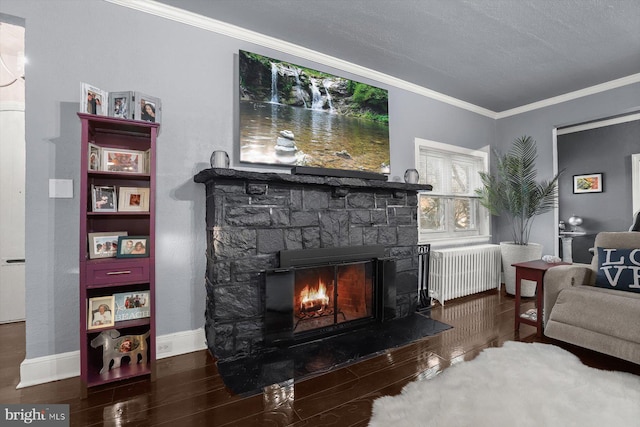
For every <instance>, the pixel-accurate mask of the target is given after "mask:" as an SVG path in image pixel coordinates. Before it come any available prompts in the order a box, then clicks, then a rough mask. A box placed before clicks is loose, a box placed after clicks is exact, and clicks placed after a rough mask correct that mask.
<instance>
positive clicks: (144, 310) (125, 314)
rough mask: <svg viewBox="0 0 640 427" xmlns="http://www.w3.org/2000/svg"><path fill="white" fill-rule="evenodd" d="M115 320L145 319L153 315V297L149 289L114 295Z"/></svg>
mask: <svg viewBox="0 0 640 427" xmlns="http://www.w3.org/2000/svg"><path fill="white" fill-rule="evenodd" d="M113 296H114V298H115V302H114V304H115V319H114V320H115V321H116V322H123V321H126V320H136V319H143V318H145V317H150V316H151V298H150V292H149V291H148V290H147V291H129V292H123V293H117V294H114V295H113Z"/></svg>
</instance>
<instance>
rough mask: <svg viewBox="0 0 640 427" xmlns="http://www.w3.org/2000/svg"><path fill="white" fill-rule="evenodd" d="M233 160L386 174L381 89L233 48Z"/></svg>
mask: <svg viewBox="0 0 640 427" xmlns="http://www.w3.org/2000/svg"><path fill="white" fill-rule="evenodd" d="M239 74H240V75H239V82H240V97H239V99H240V102H239V104H240V108H239V110H240V111H239V117H240V132H239V133H240V162H243V163H254V164H267V165H279V166H289V167H296V166H298V167H308V168H323V169H336V170H348V171H362V172H373V173H377V174H389V167H390V164H389V163H390V162H389V158H390V154H389V104H388V91H387V90H385V89H381V88H377V87H374V86H371V85H368V84H365V83H360V82H357V81H354V80H350V79H346V78H344V77H339V76H335V75H332V74H328V73H324V72H321V71H317V70H313V69H310V68H307V67H302V66H299V65H295V64H292V63H289V62H284V61H280V60H278V59H274V58H269V57H266V56H262V55H258V54H256V53H251V52H247V51H243V50H241V51H240V52H239Z"/></svg>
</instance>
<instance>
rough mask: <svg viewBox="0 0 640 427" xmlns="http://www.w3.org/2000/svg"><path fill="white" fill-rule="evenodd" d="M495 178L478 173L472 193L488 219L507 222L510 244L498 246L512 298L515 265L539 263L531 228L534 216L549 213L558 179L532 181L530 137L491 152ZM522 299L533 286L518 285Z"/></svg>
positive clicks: (532, 144) (534, 154)
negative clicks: (502, 150)
mask: <svg viewBox="0 0 640 427" xmlns="http://www.w3.org/2000/svg"><path fill="white" fill-rule="evenodd" d="M495 155H496V158H497V161H496V174H495V175H491V174H488V173H483V172H481V173H480V178H481V180H482V187H481V188H479V189H477V190H476V194H477V195H478V196H480V200H479V201H480V204H481V205H482V206H484V207H485V208H487V209H488V210H489V212H490V213H491V214H492V215H496V216H500V217H504V218H506V219H507V220H508V222H509V225H510V227H511V233H512V237H513V241H512V242H501V243H500V248H501V252H502V269H503V271H504V275H505V286H506V290H507V293H509V294H511V295H514V294H515V268H514V267H512V266H511V264H513V263H516V262H524V261H531V260H534V259H540V257H541V256H542V245H540V244H537V243H530V242H529V237H530V234H531V226H532V225H533V220H534V219H535V217H536V216H538V215H540V214H543V213H545V212H548V211H550V210H552V209H553V208H554V207H555V206H556V203H557V200H558V176H559V174H558V175H556V176H554V177H553V178H552V179H551V180H550V181H540V182H538V181H536V177H537V171H536V167H535V162H536V158H537V157H538V154H537V151H536V142H535V140H534V139H533V138H531V137H530V136H522V137H520V138H516V139H515V140H514V141H513V145H512V146H511V148H510V150H509V151H508V152H507V153H506V154H504V155H501V154H500V153H498V152H497V151H496V152H495ZM521 291H522V296H534V295H535V283H533V282H529V283H523V284H522V288H521Z"/></svg>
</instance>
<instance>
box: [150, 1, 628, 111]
mask: <svg viewBox="0 0 640 427" xmlns="http://www.w3.org/2000/svg"><path fill="white" fill-rule="evenodd" d="M159 1H160V2H161V3H166V4H169V5H172V6H175V7H179V8H181V9H185V10H188V11H190V12H194V13H197V14H200V15H204V16H206V17H210V18H213V19H215V20H218V21H222V22H226V23H229V24H233V25H237V26H239V27H242V28H245V29H249V30H252V31H255V32H258V33H261V34H265V35H268V36H271V37H274V38H277V39H280V40H283V41H286V42H289V43H293V44H295V45H298V46H301V47H304V48H308V49H312V50H314V51H317V52H320V53H323V54H326V55H330V56H333V57H335V58H338V59H340V60H343V61H348V62H350V63H353V64H356V65H359V66H362V67H366V68H369V69H372V70H375V71H378V72H381V73H384V74H388V75H390V76H392V77H395V78H399V79H402V80H405V81H407V82H409V83H413V84H417V85H419V86H422V87H424V88H427V89H430V90H433V91H437V92H440V93H442V94H445V95H448V96H451V97H454V98H457V99H460V100H463V101H466V102H469V103H471V104H474V105H477V106H480V107H483V108H486V109H489V110H492V111H495V112H500V111H505V110H508V109H511V108H515V107H519V106H522V105H526V104H529V103H532V102H536V101H540V100H543V99H547V98H551V97H554V96H557V95H562V94H565V93H568V92H572V91H576V90H579V89H584V88H586V87H590V86H594V85H598V84H601V83H605V82H608V81H611V80H615V79H618V78H622V77H627V76H630V75H633V74H636V73H640V0H324V1H322V0H159Z"/></svg>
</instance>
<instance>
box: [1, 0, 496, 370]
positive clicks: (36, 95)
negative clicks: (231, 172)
mask: <svg viewBox="0 0 640 427" xmlns="http://www.w3.org/2000/svg"><path fill="white" fill-rule="evenodd" d="M0 12H2V13H6V14H10V15H14V16H18V17H21V18H25V19H26V55H27V56H28V58H29V64H28V65H27V70H26V80H27V85H26V86H27V93H26V97H27V101H26V139H27V149H26V156H27V172H26V173H27V177H26V194H27V196H26V212H27V214H26V228H27V235H26V257H27V266H26V282H27V284H26V288H27V295H26V298H27V358H34V357H39V356H45V355H50V354H56V353H62V352H67V351H73V350H77V349H78V344H77V343H78V319H79V316H78V244H79V243H78V242H79V236H78V215H79V206H78V198H77V194H78V181H79V169H80V168H79V164H80V159H79V151H80V150H79V143H80V122H79V119H78V117H77V116H76V111H78V109H79V96H80V82H87V83H91V84H93V85H95V86H97V87H100V88H102V89H104V90H108V91H119V90H139V91H141V92H144V93H147V94H149V95H153V96H156V97H159V98H161V99H162V104H163V114H162V128H161V133H160V138H159V140H158V164H157V171H158V182H157V190H158V194H157V216H156V218H157V244H156V260H157V263H156V277H157V284H156V286H157V300H156V304H157V327H158V334H160V335H163V334H169V333H173V332H180V331H188V330H194V329H197V328H199V327H202V326H203V324H204V310H205V286H204V275H205V249H206V242H205V219H204V215H205V191H204V186H203V185H202V184H195V183H193V181H192V177H193V175H194V174H195V173H196V172H198V171H199V170H201V169H204V168H206V167H208V159H209V155H210V154H211V152H212V151H213V150H214V149H223V150H226V151H228V152H229V153H235V151H234V149H233V147H234V137H235V136H236V134H237V130H236V129H237V124H236V119H235V113H234V109H235V108H234V102H235V100H236V93H237V89H236V87H237V86H236V77H235V74H236V69H237V65H236V61H237V58H236V57H237V51H238V50H239V49H245V50H249V51H253V52H256V53H260V54H263V55H267V56H271V57H275V58H280V59H283V60H288V61H291V62H294V63H296V64H299V65H303V66H309V67H311V68H315V69H318V70H322V71H326V72H329V73H333V74H338V75H343V76H345V77H348V78H354V79H357V80H360V81H364V82H367V83H371V84H377V83H376V82H374V81H369V80H367V79H365V78H361V77H360V76H355V75H350V74H348V73H344V72H341V71H340V70H336V69H332V68H327V67H323V66H322V65H321V64H317V63H312V62H309V61H306V60H302V59H300V58H295V57H292V56H290V55H285V54H282V53H280V52H277V51H273V50H269V49H265V48H262V47H260V46H255V45H252V44H249V43H246V42H243V41H239V40H236V39H232V38H229V37H227V36H222V35H218V34H215V33H211V32H206V31H204V30H200V29H196V28H192V27H188V26H186V25H183V24H180V23H176V22H172V21H168V20H165V19H162V18H158V17H155V16H151V15H147V14H144V13H141V12H137V11H132V10H130V9H127V8H124V7H121V6H118V5H114V4H110V3H106V2H103V1H97V0H66V1H50V0H46V1H45V0H42V1H38V0H29V1H23V0H3V1H2V2H1V3H0ZM54 17H55V18H54ZM377 85H378V86H381V87H385V86H384V85H382V84H377ZM386 88H387V89H389V91H390V93H389V98H390V120H391V122H390V134H391V135H390V136H391V163H392V169H391V175H392V176H402V175H403V174H404V170H405V169H407V168H410V167H413V165H414V159H413V157H414V138H415V137H420V138H426V139H432V140H437V141H441V142H445V143H450V144H458V145H461V146H465V147H469V148H479V147H482V146H484V145H487V144H490V143H491V142H492V141H493V140H494V136H495V121H494V120H492V119H489V118H486V117H483V116H479V115H477V114H474V113H470V112H468V111H465V110H461V109H458V108H455V107H451V106H449V105H446V104H443V103H440V102H437V101H434V100H431V99H427V98H425V97H421V96H418V95H415V94H413V93H408V92H406V91H402V90H398V89H395V88H391V87H386ZM232 163H233V166H235V167H238V166H239V165H238V164H237V162H235V161H233V160H232ZM242 167H243V168H246V167H245V166H242ZM246 169H248V168H246ZM254 169H257V168H254ZM50 178H59V179H64V178H68V179H73V180H74V184H75V188H74V194H75V197H74V198H73V199H49V198H48V180H49V179H50Z"/></svg>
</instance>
